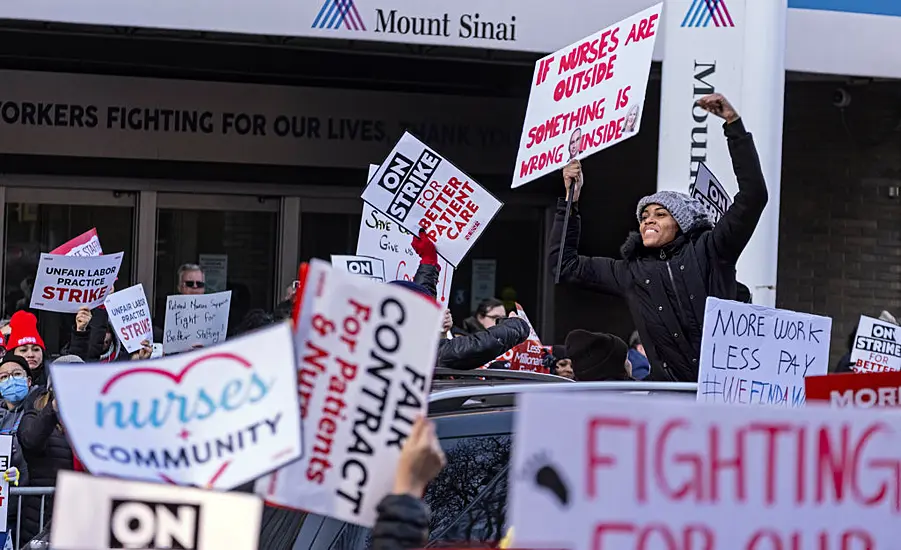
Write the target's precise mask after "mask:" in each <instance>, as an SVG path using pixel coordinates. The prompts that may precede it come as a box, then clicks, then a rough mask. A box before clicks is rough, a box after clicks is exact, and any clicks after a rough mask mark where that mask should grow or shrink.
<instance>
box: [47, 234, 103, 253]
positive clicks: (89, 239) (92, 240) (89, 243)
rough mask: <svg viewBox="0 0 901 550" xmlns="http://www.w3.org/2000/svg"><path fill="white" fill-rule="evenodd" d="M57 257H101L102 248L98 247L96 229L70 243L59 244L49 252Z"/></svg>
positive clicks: (98, 240) (98, 241) (98, 239)
mask: <svg viewBox="0 0 901 550" xmlns="http://www.w3.org/2000/svg"><path fill="white" fill-rule="evenodd" d="M50 253H51V254H56V255H58V256H101V255H102V254H103V248H102V247H101V246H100V237H98V236H97V228H96V227H95V228H93V229H91V230H90V231H85V232H84V233H82V234H81V235H79V236H77V237H75V238H74V239H72V240H71V241H69V242H67V243H65V244H61V245H59V246H58V247H56V248H54V249H53V250H51V251H50Z"/></svg>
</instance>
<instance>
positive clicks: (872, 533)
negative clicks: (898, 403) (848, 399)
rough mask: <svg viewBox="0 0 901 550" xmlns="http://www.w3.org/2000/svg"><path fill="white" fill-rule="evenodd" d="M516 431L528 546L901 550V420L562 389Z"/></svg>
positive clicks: (518, 504) (517, 491)
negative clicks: (900, 548)
mask: <svg viewBox="0 0 901 550" xmlns="http://www.w3.org/2000/svg"><path fill="white" fill-rule="evenodd" d="M550 411H552V412H553V414H549V412H550ZM561 418H565V419H566V421H565V422H561V421H560V419H561ZM513 433H514V436H513V453H512V460H511V466H510V475H509V483H510V491H509V496H508V500H507V502H508V511H509V512H508V513H509V515H508V516H507V524H508V525H513V526H514V534H513V536H514V539H515V540H514V543H515V546H514V547H515V548H558V549H562V548H565V549H567V550H600V549H617V550H620V549H622V550H632V549H648V550H650V549H652V548H653V549H680V550H774V549H782V550H801V549H804V550H808V549H809V550H813V549H823V550H825V549H845V550H852V549H853V550H857V549H860V550H863V549H867V548H868V549H872V550H875V549H890V548H894V547H895V546H896V541H897V537H898V527H897V526H898V517H899V516H901V500H899V499H898V495H899V494H901V477H899V476H898V472H899V471H901V458H899V456H898V449H899V447H901V415H896V414H887V413H886V411H862V410H850V409H848V410H829V409H826V408H824V407H816V408H814V407H802V408H799V409H791V410H789V409H785V408H782V407H753V408H752V407H722V406H716V405H704V404H699V403H690V404H689V403H686V402H685V401H682V400H677V399H668V398H665V397H663V396H659V395H657V396H652V397H650V398H647V397H646V398H640V397H636V396H633V397H626V396H604V395H602V394H593V395H592V394H589V392H563V391H559V392H554V393H549V392H541V393H524V394H522V395H520V396H518V397H517V411H516V415H515V419H514V430H513Z"/></svg>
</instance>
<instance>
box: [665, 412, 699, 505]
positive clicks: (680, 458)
mask: <svg viewBox="0 0 901 550" xmlns="http://www.w3.org/2000/svg"><path fill="white" fill-rule="evenodd" d="M678 428H690V425H689V423H688V421H687V420H683V419H677V420H670V421H669V422H667V423H666V424H664V425H663V428H662V429H661V430H660V433H659V435H658V436H657V441H656V443H655V445H654V450H655V451H656V452H655V456H654V474H655V475H656V478H657V485H658V487H659V488H660V490H661V492H663V493H664V494H665V495H666V497H667V498H669V499H672V500H682V499H683V498H685V497H686V496H687V495H688V494H689V493H694V497H695V499H697V500H700V498H701V496H702V494H703V492H702V491H703V485H702V481H701V479H702V478H701V467H702V463H701V457H700V456H698V455H697V454H696V453H674V454H673V455H672V456H670V455H669V454H667V453H666V450H667V442H668V441H669V437H670V435H671V434H672V432H673V431H674V430H676V429H678ZM682 464H687V465H688V466H689V475H688V479H687V480H686V481H685V482H684V483H683V484H682V486H681V487H679V488H678V489H675V490H674V489H672V488H671V487H670V485H669V483H668V482H667V480H666V472H667V471H672V470H675V469H676V468H675V467H676V466H679V465H682Z"/></svg>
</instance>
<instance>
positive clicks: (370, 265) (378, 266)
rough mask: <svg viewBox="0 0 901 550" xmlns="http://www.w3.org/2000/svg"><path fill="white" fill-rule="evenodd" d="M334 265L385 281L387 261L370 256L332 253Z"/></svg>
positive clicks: (345, 270) (352, 272)
mask: <svg viewBox="0 0 901 550" xmlns="http://www.w3.org/2000/svg"><path fill="white" fill-rule="evenodd" d="M332 267H334V268H335V269H338V270H341V271H343V272H345V273H350V274H351V275H358V276H360V277H365V278H367V279H372V280H373V281H377V282H379V283H384V282H385V262H384V261H383V260H382V259H380V258H374V257H370V256H337V255H334V254H333V255H332Z"/></svg>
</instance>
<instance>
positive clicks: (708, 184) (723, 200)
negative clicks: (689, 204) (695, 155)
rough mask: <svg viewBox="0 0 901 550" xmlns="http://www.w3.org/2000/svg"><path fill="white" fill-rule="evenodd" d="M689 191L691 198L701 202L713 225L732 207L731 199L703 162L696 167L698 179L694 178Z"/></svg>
mask: <svg viewBox="0 0 901 550" xmlns="http://www.w3.org/2000/svg"><path fill="white" fill-rule="evenodd" d="M689 191H690V194H691V196H692V197H694V198H696V199H698V200H699V201H701V204H703V205H704V208H705V209H707V212H708V213H709V214H710V217H711V219H712V220H713V223H716V222H718V221H720V218H722V217H723V214H725V213H726V211H727V210H729V207H730V206H732V197H730V196H729V193H728V192H726V189H725V188H724V187H723V184H721V183H720V180H718V179H716V176H714V175H713V172H711V171H710V168H707V165H706V164H704V163H703V162H701V163H700V165H699V166H698V177H697V178H695V182H694V184H692V186H691V189H690V190H689Z"/></svg>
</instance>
